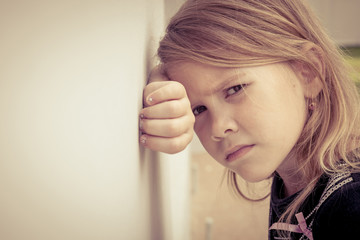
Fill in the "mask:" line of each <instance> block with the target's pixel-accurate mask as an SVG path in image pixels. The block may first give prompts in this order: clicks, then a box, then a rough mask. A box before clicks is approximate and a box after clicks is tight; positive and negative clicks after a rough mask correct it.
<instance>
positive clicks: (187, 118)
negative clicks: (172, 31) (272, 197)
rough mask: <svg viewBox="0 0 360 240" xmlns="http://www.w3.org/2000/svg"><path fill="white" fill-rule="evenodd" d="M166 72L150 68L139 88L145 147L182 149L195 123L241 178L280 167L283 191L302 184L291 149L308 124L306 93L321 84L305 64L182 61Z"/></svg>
mask: <svg viewBox="0 0 360 240" xmlns="http://www.w3.org/2000/svg"><path fill="white" fill-rule="evenodd" d="M314 59H316V60H317V59H318V58H316V57H315V58H314ZM314 63H315V64H317V62H316V61H315V62H314ZM318 66H321V64H318ZM167 76H168V78H167V77H165V74H163V73H162V72H161V71H159V69H155V75H154V74H152V76H151V80H152V82H151V83H150V84H149V85H148V86H146V88H145V90H144V106H145V107H144V109H142V110H141V112H140V116H141V120H140V125H141V131H142V133H143V134H142V135H141V137H140V142H141V143H142V144H143V145H144V146H145V147H147V148H150V149H152V150H156V151H162V152H168V153H175V152H178V151H181V150H182V149H184V148H185V147H186V146H187V144H188V143H189V142H190V141H191V137H192V135H191V132H192V128H194V130H195V132H196V134H197V135H198V137H199V139H200V141H201V142H202V144H203V146H204V147H205V149H206V150H207V151H208V153H209V154H210V155H211V156H212V157H213V158H214V159H215V160H216V161H218V162H219V163H220V164H222V165H224V166H225V167H227V168H229V169H231V170H233V171H234V172H236V173H237V174H239V175H240V176H241V177H243V178H244V179H245V180H247V181H249V182H258V181H261V180H264V179H267V178H268V177H270V176H271V175H272V174H273V173H274V171H277V172H278V173H279V174H280V176H281V177H282V179H283V180H284V184H285V195H286V196H287V195H291V194H292V193H295V192H296V191H298V190H300V189H301V188H303V187H304V185H302V184H300V185H299V179H300V178H301V176H299V175H297V174H294V173H295V170H296V169H295V168H296V167H295V161H296V156H295V154H294V153H293V147H294V145H295V143H296V142H297V140H298V138H299V136H300V134H301V131H302V129H303V127H304V124H305V122H306V118H307V114H308V106H307V105H306V101H305V99H306V98H311V97H315V96H316V95H317V94H318V92H319V91H320V90H321V84H319V81H318V80H317V79H316V78H315V77H314V76H315V75H314V74H310V72H309V69H308V68H306V67H304V66H303V65H301V64H296V63H294V64H291V65H290V64H288V63H278V64H271V65H263V66H258V67H247V68H220V67H214V66H210V65H205V64H201V63H196V62H184V63H181V64H176V65H174V66H173V67H169V68H168V69H167ZM169 80H171V81H169ZM150 99H151V100H152V101H149V100H150ZM194 115H195V124H194ZM143 137H145V140H146V141H143V139H142V138H143ZM303 184H305V183H303Z"/></svg>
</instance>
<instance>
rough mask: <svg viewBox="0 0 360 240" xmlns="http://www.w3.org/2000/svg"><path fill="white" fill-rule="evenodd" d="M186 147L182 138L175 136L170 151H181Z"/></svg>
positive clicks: (171, 141) (170, 143) (170, 144)
mask: <svg viewBox="0 0 360 240" xmlns="http://www.w3.org/2000/svg"><path fill="white" fill-rule="evenodd" d="M185 147H186V144H184V143H183V141H182V139H181V138H173V139H172V140H170V142H169V152H171V153H177V152H181V151H182V150H184V149H185Z"/></svg>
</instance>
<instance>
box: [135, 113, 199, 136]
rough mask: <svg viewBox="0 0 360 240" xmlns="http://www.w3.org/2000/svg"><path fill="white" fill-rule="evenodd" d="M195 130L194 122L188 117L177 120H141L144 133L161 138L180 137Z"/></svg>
mask: <svg viewBox="0 0 360 240" xmlns="http://www.w3.org/2000/svg"><path fill="white" fill-rule="evenodd" d="M192 128H193V121H192V119H191V118H190V117H188V116H183V117H181V118H175V119H141V120H140V129H141V131H142V132H144V133H147V134H149V135H153V136H159V137H178V136H180V135H182V134H184V133H186V132H187V131H189V130H191V129H192Z"/></svg>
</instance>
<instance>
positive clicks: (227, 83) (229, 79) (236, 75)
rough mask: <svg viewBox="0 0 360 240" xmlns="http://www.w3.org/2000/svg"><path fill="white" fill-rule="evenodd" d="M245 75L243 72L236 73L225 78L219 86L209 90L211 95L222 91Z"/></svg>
mask: <svg viewBox="0 0 360 240" xmlns="http://www.w3.org/2000/svg"><path fill="white" fill-rule="evenodd" d="M245 75H246V74H245V73H244V72H238V73H235V74H233V75H231V76H230V77H227V78H225V80H224V81H222V82H221V83H219V85H218V86H216V87H215V88H214V90H211V93H214V92H219V91H222V90H223V89H224V88H225V87H226V86H227V85H229V83H231V82H233V81H235V80H238V79H239V78H241V77H244V76H245Z"/></svg>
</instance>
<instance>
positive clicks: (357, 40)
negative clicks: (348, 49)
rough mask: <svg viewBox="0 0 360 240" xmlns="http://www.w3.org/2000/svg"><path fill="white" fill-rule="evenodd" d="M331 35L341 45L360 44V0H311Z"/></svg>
mask: <svg viewBox="0 0 360 240" xmlns="http://www.w3.org/2000/svg"><path fill="white" fill-rule="evenodd" d="M308 2H309V3H310V4H311V6H312V7H313V8H314V10H315V12H316V13H317V15H318V16H319V18H320V20H321V22H322V23H323V25H324V26H325V28H326V29H327V31H328V32H329V34H330V36H331V37H332V38H333V39H334V40H335V41H336V42H337V43H338V44H340V45H343V46H359V45H360V30H359V29H360V28H359V22H360V14H359V10H360V1H359V0H309V1H308Z"/></svg>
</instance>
